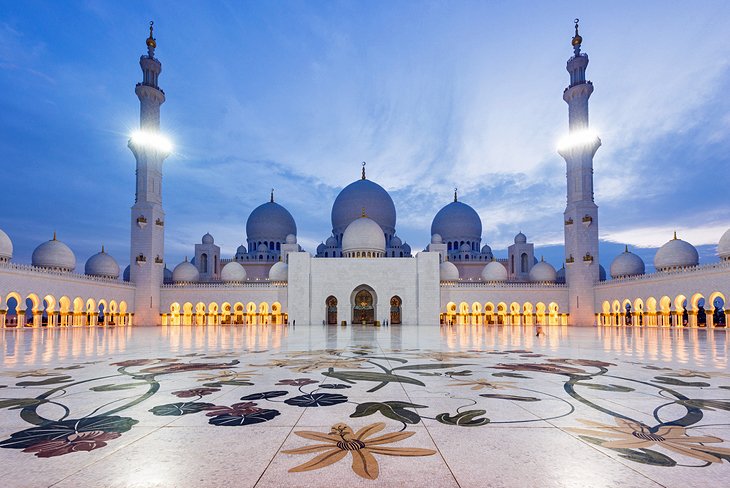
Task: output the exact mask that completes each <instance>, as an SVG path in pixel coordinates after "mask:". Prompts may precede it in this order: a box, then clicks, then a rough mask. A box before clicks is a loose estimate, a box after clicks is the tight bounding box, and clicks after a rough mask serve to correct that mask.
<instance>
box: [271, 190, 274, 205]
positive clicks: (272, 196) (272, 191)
mask: <svg viewBox="0 0 730 488" xmlns="http://www.w3.org/2000/svg"><path fill="white" fill-rule="evenodd" d="M271 203H274V189H273V188H272V189H271Z"/></svg>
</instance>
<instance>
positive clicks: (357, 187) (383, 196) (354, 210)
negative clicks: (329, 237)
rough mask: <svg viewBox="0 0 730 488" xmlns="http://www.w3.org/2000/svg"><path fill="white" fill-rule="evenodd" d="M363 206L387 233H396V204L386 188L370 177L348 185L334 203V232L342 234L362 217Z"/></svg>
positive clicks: (368, 214) (369, 215)
mask: <svg viewBox="0 0 730 488" xmlns="http://www.w3.org/2000/svg"><path fill="white" fill-rule="evenodd" d="M363 208H364V209H365V212H366V213H367V216H368V217H369V218H370V219H372V220H374V221H375V222H377V223H378V225H380V227H381V228H382V229H383V231H384V232H385V233H387V234H391V235H392V234H395V205H394V204H393V199H392V198H390V195H388V192H387V191H385V189H384V188H383V187H382V186H380V185H378V184H377V183H373V182H372V181H370V180H368V179H364V178H363V179H360V180H357V181H355V182H353V183H350V184H349V185H347V186H346V187H345V188H344V189H343V190H342V191H341V192H340V194H339V195H337V198H336V199H335V203H334V205H332V233H333V234H335V235H338V234H342V233H343V232H345V229H346V228H347V226H348V225H350V223H351V222H353V221H354V220H356V219H358V218H360V216H361V215H362V211H363Z"/></svg>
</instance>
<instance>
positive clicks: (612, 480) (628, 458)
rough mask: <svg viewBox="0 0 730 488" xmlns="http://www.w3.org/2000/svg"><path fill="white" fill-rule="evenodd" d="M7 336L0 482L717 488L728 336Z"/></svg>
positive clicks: (726, 455)
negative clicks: (705, 487)
mask: <svg viewBox="0 0 730 488" xmlns="http://www.w3.org/2000/svg"><path fill="white" fill-rule="evenodd" d="M545 332H546V334H545V335H544V336H540V337H536V336H535V330H534V329H533V328H532V327H523V326H504V327H502V326H499V327H495V326H453V327H438V326H392V327H378V328H375V327H360V326H354V327H340V326H327V327H323V326H299V327H291V326H241V327H231V326H222V327H212V326H211V327H160V328H107V329H103V328H63V329H25V330H5V331H3V332H2V333H0V346H1V350H2V358H3V364H2V368H0V463H2V466H3V469H2V470H0V486H3V487H16V486H28V487H36V486H69V487H71V486H73V487H85V486H94V487H97V486H114V487H117V486H119V487H122V486H198V487H201V486H202V487H206V486H211V487H219V486H262V487H263V486H277V487H278V486H303V487H306V486H333V487H334V486H338V487H339V486H342V485H353V484H355V485H358V486H359V485H373V486H394V485H396V484H401V485H403V486H431V487H434V486H435V487H441V486H443V487H447V486H461V487H484V486H494V487H503V486H504V487H512V486H514V487H524V486H538V485H539V486H561V487H562V486H581V487H583V486H591V487H604V486H605V487H613V486H616V487H618V486H621V487H626V486H631V487H634V486H635V487H644V486H646V487H662V486H664V487H673V486H677V487H679V486H682V487H685V486H720V485H723V483H724V482H725V480H726V479H727V477H728V476H729V475H730V467H729V466H728V463H730V415H729V413H728V412H730V373H728V372H727V365H728V341H727V338H726V332H725V330H719V329H714V330H699V329H669V328H600V329H597V328H568V327H549V328H545Z"/></svg>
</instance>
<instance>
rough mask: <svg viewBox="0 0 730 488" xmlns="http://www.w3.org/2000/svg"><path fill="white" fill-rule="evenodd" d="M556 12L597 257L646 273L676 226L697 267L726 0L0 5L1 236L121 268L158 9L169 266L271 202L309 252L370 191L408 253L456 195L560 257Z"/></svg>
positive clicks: (719, 119)
mask: <svg viewBox="0 0 730 488" xmlns="http://www.w3.org/2000/svg"><path fill="white" fill-rule="evenodd" d="M574 17H580V19H581V34H582V35H583V39H584V42H583V50H584V52H587V53H588V55H589V56H590V59H591V62H590V65H589V66H588V78H589V79H591V80H592V81H593V82H594V85H595V92H594V94H593V96H592V98H591V106H590V114H591V125H592V127H593V128H594V129H596V131H597V132H598V133H599V135H600V136H601V138H602V140H603V146H602V147H601V148H600V149H599V151H598V153H597V155H596V158H595V183H596V201H597V203H598V205H599V222H600V235H601V239H602V243H601V256H600V258H601V262H602V264H603V265H604V266H605V267H606V268H608V266H609V265H610V262H611V260H612V258H613V257H614V256H615V255H616V254H617V253H618V252H620V251H621V250H622V249H623V245H624V243H628V244H629V245H630V246H638V247H640V249H638V251H636V252H638V253H639V254H640V255H641V256H642V257H643V258H644V260H645V261H646V263H647V268H648V269H649V270H653V266H651V263H652V259H653V254H654V249H655V248H656V247H658V246H660V245H661V244H663V243H664V242H666V241H667V240H668V239H670V238H671V236H672V231H673V230H675V229H676V230H677V231H678V235H679V237H680V238H683V239H685V240H687V241H689V242H691V243H693V244H695V245H697V246H698V247H699V250H700V255H701V258H700V259H701V262H709V261H712V260H715V259H716V255H715V251H716V250H715V245H716V243H717V241H718V240H719V238H720V236H721V235H722V233H723V232H724V231H725V230H726V229H727V228H728V227H730V200H728V198H727V191H728V190H727V188H728V170H729V169H730V164H728V158H729V156H728V154H730V96H728V95H727V93H726V92H727V90H728V87H730V65H729V63H728V58H729V55H730V43H729V42H728V40H727V34H728V32H730V3H729V2H726V1H717V2H711V1H698V2H666V1H656V2H635V1H626V2H624V1H612V2H600V3H598V2H584V3H583V4H582V5H577V6H576V4H575V2H537V1H534V2H518V1H516V2H483V1H478V2H477V1H474V2H471V1H458V2H438V1H433V2H429V1H423V0H421V1H403V0H399V1H395V2H393V1H367V2H365V1H360V2H344V1H343V2H336V1H332V2H329V1H328V2H315V1H311V2H302V1H292V2H282V1H276V2H274V1H272V2H239V1H230V2H226V1H217V2H213V1H211V2H207V1H180V0H177V1H159V0H158V1H155V2H150V1H124V2H119V1H111V0H110V1H93V0H87V1H75V2H57V1H47V2H39V1H30V0H27V1H23V2H17V1H10V0H0V93H2V95H0V111H1V112H2V116H1V117H0V158H1V161H2V168H3V173H2V174H3V178H2V181H3V185H2V190H1V191H0V208H2V210H3V211H2V212H1V213H0V228H2V229H3V230H4V231H5V232H7V233H8V235H10V237H11V239H13V242H14V244H15V256H14V261H16V262H26V263H29V262H30V255H31V253H32V251H33V249H34V248H35V246H37V245H38V244H40V243H41V242H42V241H45V240H48V239H50V238H51V236H52V234H53V231H54V230H56V231H57V232H58V237H59V239H60V240H62V241H64V242H66V243H67V244H68V245H69V246H71V248H72V249H73V250H74V252H75V253H76V257H77V261H78V268H77V269H79V270H83V263H84V262H85V260H86V259H87V258H88V257H89V256H90V255H91V254H94V253H95V252H97V251H98V250H99V248H100V247H101V245H102V244H104V245H105V246H106V249H107V251H108V252H109V253H110V254H112V255H113V256H115V257H116V258H117V260H118V261H119V263H120V265H121V266H122V267H124V266H125V265H126V264H127V263H128V262H129V222H130V215H129V209H130V207H131V205H132V204H133V200H134V166H135V163H134V157H133V156H132V154H131V152H130V151H129V150H128V149H127V147H126V141H127V137H128V135H129V133H130V132H131V131H132V130H133V129H134V128H135V127H136V125H137V124H138V120H139V103H138V101H137V98H136V96H135V95H134V86H135V83H137V82H138V81H140V80H141V71H140V68H139V65H138V60H139V56H140V55H141V54H143V53H144V52H145V44H144V40H145V38H146V37H147V25H148V22H149V20H151V19H154V21H155V27H156V30H155V37H156V38H157V43H158V49H157V57H158V58H159V59H160V60H161V61H162V65H163V70H162V74H161V76H160V86H161V87H162V88H163V90H165V93H166V96H167V102H166V103H165V104H164V105H163V107H162V125H163V130H164V131H165V132H166V133H167V134H168V135H169V136H170V138H171V139H172V140H173V142H174V144H175V148H176V149H175V153H174V154H173V155H172V156H171V157H170V158H169V159H168V160H167V162H166V163H165V169H164V188H163V198H164V207H165V210H166V212H167V218H166V225H165V228H166V260H167V262H168V266H169V267H170V268H172V267H173V266H174V265H175V264H177V263H178V262H180V261H181V260H182V259H183V257H184V256H185V255H187V256H191V255H192V254H193V245H194V244H195V243H198V242H200V238H201V236H202V235H203V234H204V233H205V232H210V233H211V234H213V236H214V237H215V238H216V243H217V244H219V245H220V246H221V247H222V253H223V255H224V257H230V256H231V255H232V254H233V253H234V252H235V248H236V247H237V246H238V245H239V244H240V243H242V242H245V223H246V218H247V217H248V215H249V213H250V212H251V210H253V208H255V207H256V206H257V205H259V204H261V203H263V202H265V201H266V200H267V199H268V196H269V191H270V188H272V187H273V188H275V189H276V190H275V194H276V200H277V202H279V203H281V204H282V205H284V206H285V207H287V208H288V209H289V211H290V212H291V213H292V215H293V216H294V218H295V220H296V222H297V227H298V229H299V236H298V237H299V242H300V244H302V245H303V246H304V247H305V248H306V249H307V250H309V251H314V249H315V247H316V245H317V244H318V243H319V242H320V241H322V240H324V239H326V237H327V236H328V235H329V234H330V232H331V224H330V210H331V205H332V202H333V201H334V199H335V197H336V195H337V193H338V192H339V190H340V189H341V188H342V187H344V186H345V185H347V184H348V183H350V182H351V181H353V180H355V179H356V178H358V177H359V173H360V162H361V161H367V162H368V165H367V172H368V177H369V178H370V179H372V180H373V181H375V182H377V183H379V184H381V185H382V186H383V187H385V188H386V189H387V190H388V191H389V192H390V194H391V196H392V197H393V200H394V201H395V204H396V209H397V212H398V224H397V229H398V234H399V235H400V236H401V237H402V238H403V240H405V241H408V242H409V243H410V244H411V245H412V247H413V249H414V251H416V250H419V249H422V248H423V247H424V246H425V245H426V244H427V243H428V242H429V230H430V224H431V220H432V218H433V216H434V215H435V214H436V212H437V211H438V210H439V208H440V207H441V206H443V205H445V204H447V203H448V202H449V201H451V199H452V194H453V188H454V187H455V186H456V187H458V188H459V195H460V200H461V201H463V202H465V203H468V204H470V205H472V206H473V207H474V208H475V209H476V210H477V212H478V213H479V214H480V216H481V218H482V223H483V228H484V231H483V243H484V242H486V243H488V244H490V245H491V246H492V248H493V249H494V250H495V254H496V255H497V256H498V257H504V256H506V247H507V246H508V245H509V244H510V243H511V242H512V238H513V236H514V235H515V234H516V233H517V232H519V231H522V232H524V233H525V234H527V236H528V239H529V240H530V241H531V242H534V243H535V245H536V254H537V255H538V256H539V255H541V254H544V255H545V258H546V260H548V261H550V262H552V264H553V265H555V266H556V268H559V267H560V266H561V264H560V263H561V261H562V258H563V254H562V247H561V242H562V240H563V224H562V222H563V219H562V212H563V210H564V206H565V163H564V161H563V160H562V159H561V158H560V156H558V154H557V153H556V150H555V147H556V143H557V140H558V139H559V138H560V137H561V136H563V135H564V134H565V132H566V130H567V105H566V104H565V102H563V100H562V92H563V89H564V88H565V87H566V86H567V84H568V73H567V72H566V71H565V62H566V61H567V59H568V58H569V57H570V55H571V53H572V50H571V46H570V39H571V37H572V34H573V28H572V21H573V18H574Z"/></svg>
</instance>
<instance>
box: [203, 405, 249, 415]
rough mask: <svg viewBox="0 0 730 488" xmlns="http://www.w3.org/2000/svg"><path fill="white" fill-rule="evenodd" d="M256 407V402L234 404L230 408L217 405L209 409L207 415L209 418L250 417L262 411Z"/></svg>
mask: <svg viewBox="0 0 730 488" xmlns="http://www.w3.org/2000/svg"><path fill="white" fill-rule="evenodd" d="M256 405H257V403H256V402H241V403H234V404H233V405H231V406H230V407H226V406H218V405H216V406H214V407H208V408H207V409H206V410H208V413H206V414H205V415H207V416H208V417H215V416H217V415H250V414H252V413H256V412H260V411H261V409H260V408H259V407H257V406H256Z"/></svg>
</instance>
